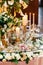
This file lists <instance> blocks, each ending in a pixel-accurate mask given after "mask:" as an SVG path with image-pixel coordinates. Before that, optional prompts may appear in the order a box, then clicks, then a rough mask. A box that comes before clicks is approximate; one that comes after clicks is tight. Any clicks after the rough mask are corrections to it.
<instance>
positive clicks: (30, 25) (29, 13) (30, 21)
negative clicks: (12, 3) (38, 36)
mask: <svg viewBox="0 0 43 65" xmlns="http://www.w3.org/2000/svg"><path fill="white" fill-rule="evenodd" d="M29 26H30V27H29V29H30V31H31V13H29Z"/></svg>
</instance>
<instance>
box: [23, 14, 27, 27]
mask: <svg viewBox="0 0 43 65" xmlns="http://www.w3.org/2000/svg"><path fill="white" fill-rule="evenodd" d="M22 20H23V21H22V23H23V26H26V25H27V23H28V16H27V14H25V15H24V16H23V19H22Z"/></svg>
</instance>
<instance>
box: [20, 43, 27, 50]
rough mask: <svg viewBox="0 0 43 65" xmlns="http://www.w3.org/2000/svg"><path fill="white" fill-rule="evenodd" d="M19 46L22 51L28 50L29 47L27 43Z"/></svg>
mask: <svg viewBox="0 0 43 65" xmlns="http://www.w3.org/2000/svg"><path fill="white" fill-rule="evenodd" d="M19 47H20V50H21V51H26V50H27V48H28V47H27V46H26V45H25V44H20V45H19Z"/></svg>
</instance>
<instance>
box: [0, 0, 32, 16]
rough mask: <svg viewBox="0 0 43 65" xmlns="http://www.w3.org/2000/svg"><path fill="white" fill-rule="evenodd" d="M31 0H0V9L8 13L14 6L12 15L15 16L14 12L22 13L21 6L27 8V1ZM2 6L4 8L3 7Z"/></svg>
mask: <svg viewBox="0 0 43 65" xmlns="http://www.w3.org/2000/svg"><path fill="white" fill-rule="evenodd" d="M30 1H31V0H1V1H0V7H1V8H2V9H1V8H0V10H1V11H2V12H3V11H6V12H8V14H11V10H12V8H14V17H15V16H16V13H17V12H18V13H20V14H21V13H22V10H21V7H23V9H25V8H27V6H28V4H29V2H30ZM3 8H4V9H3Z"/></svg>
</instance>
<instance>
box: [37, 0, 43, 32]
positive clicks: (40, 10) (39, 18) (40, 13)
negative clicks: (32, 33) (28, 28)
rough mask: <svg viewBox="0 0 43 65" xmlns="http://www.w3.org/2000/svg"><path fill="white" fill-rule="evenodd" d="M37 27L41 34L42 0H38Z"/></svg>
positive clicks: (42, 21) (42, 20)
mask: <svg viewBox="0 0 43 65" xmlns="http://www.w3.org/2000/svg"><path fill="white" fill-rule="evenodd" d="M38 25H39V26H40V28H41V32H43V0H39V8H38Z"/></svg>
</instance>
